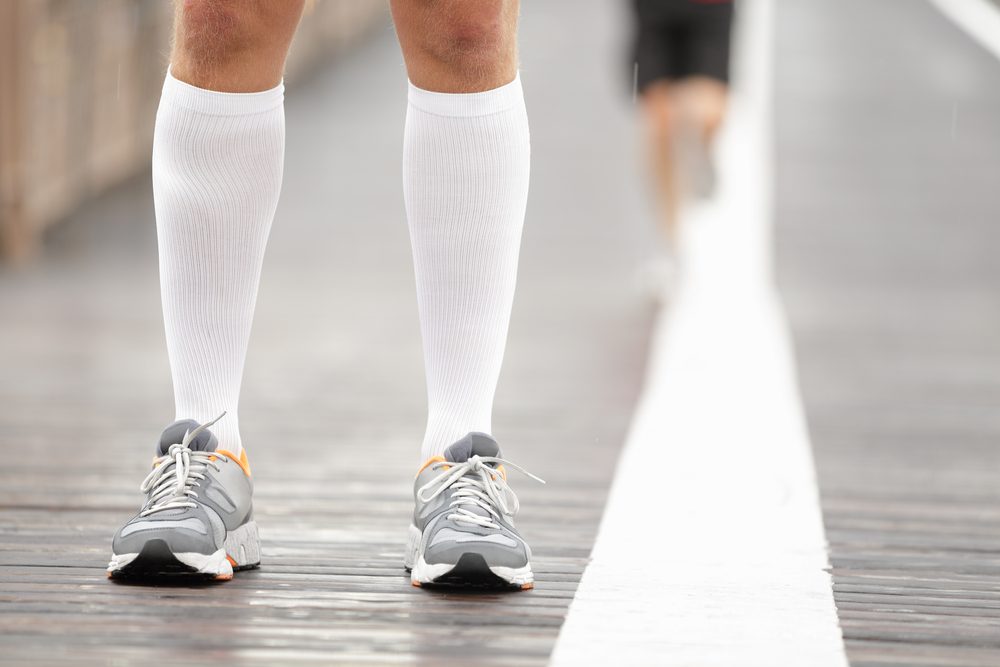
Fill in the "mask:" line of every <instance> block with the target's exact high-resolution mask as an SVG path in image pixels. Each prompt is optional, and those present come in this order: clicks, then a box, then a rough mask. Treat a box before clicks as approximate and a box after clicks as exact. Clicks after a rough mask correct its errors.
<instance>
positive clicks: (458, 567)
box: [422, 553, 524, 590]
mask: <svg viewBox="0 0 1000 667" xmlns="http://www.w3.org/2000/svg"><path fill="white" fill-rule="evenodd" d="M422 586H430V587H435V588H437V587H440V588H449V589H451V588H462V589H476V590H521V589H523V588H524V586H522V585H521V584H512V583H510V582H509V581H507V580H506V579H504V578H502V577H498V576H497V575H496V574H494V573H493V570H491V569H490V566H489V565H488V564H487V563H486V559H485V558H483V557H482V555H481V554H476V553H464V554H462V556H461V558H459V559H458V562H457V563H455V567H453V568H452V569H451V570H450V571H448V572H447V573H446V574H443V575H441V576H440V577H437V578H436V579H435V580H434V581H433V583H430V584H422Z"/></svg>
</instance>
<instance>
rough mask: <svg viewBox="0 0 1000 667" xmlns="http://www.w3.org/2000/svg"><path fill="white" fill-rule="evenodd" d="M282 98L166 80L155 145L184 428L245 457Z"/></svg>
mask: <svg viewBox="0 0 1000 667" xmlns="http://www.w3.org/2000/svg"><path fill="white" fill-rule="evenodd" d="M283 100H284V87H283V86H282V85H279V86H278V87H276V88H273V89H271V90H267V91H264V92H260V93H246V94H242V93H240V94H236V93H218V92H214V91H210V90H203V89H201V88H196V87H194V86H191V85H188V84H186V83H183V82H181V81H178V80H177V79H175V78H173V76H171V75H170V73H169V72H168V73H167V78H166V81H165V82H164V84H163V95H162V97H161V98H160V108H159V111H158V112H157V114H156V130H155V132H154V139H153V197H154V202H155V206H156V230H157V239H158V241H159V253H160V292H161V297H162V300H163V320H164V325H165V328H166V335H167V350H168V352H169V355H170V370H171V374H172V376H173V382H174V401H175V405H176V413H177V414H176V416H177V418H178V419H186V418H190V419H194V420H197V421H198V422H200V423H204V422H206V421H209V420H211V419H213V418H215V417H216V416H218V415H219V414H220V413H221V412H222V411H223V410H225V411H226V412H227V413H228V414H227V415H226V417H224V418H223V419H222V420H221V421H219V422H218V423H217V424H216V425H215V426H213V427H212V431H213V432H214V433H215V434H216V435H217V436H218V438H219V446H220V448H222V449H228V450H230V451H232V452H233V453H234V454H237V455H238V454H239V453H240V450H241V449H242V442H241V440H240V432H239V418H238V411H237V409H238V401H239V394H240V383H241V381H242V377H243V363H244V359H245V358H246V350H247V340H248V338H249V336H250V325H251V322H252V320H253V311H254V304H255V302H256V298H257V284H258V282H259V279H260V269H261V263H262V261H263V258H264V248H265V246H266V245H267V237H268V232H269V231H270V228H271V220H272V218H273V217H274V209H275V207H276V206H277V203H278V192H279V190H280V188H281V173H282V166H283V159H284V142H285V116H284V108H283Z"/></svg>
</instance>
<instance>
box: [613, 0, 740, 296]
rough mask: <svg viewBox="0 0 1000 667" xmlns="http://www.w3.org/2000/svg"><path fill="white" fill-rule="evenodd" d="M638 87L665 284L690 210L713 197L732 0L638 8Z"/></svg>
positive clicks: (639, 4) (666, 0)
mask: <svg viewBox="0 0 1000 667" xmlns="http://www.w3.org/2000/svg"><path fill="white" fill-rule="evenodd" d="M632 3H633V10H634V16H635V36H634V45H633V52H632V56H633V62H634V77H635V79H634V84H635V87H636V92H637V94H638V96H639V99H640V102H641V106H642V110H643V116H644V118H645V123H646V130H647V132H648V133H649V142H648V143H649V146H650V148H651V156H650V157H651V162H652V172H653V179H654V187H655V188H656V196H657V199H658V203H659V214H660V216H661V220H662V227H663V234H664V249H665V255H666V257H665V262H664V263H663V264H662V265H661V266H660V267H659V269H658V270H657V271H656V273H657V274H658V276H657V277H658V279H659V280H658V281H659V282H661V283H662V282H663V281H664V280H667V279H669V277H670V274H672V273H673V272H674V271H675V270H676V267H675V263H676V252H677V242H678V236H679V233H680V229H679V213H680V210H681V207H682V206H683V204H684V202H685V201H686V200H688V199H689V198H691V197H692V196H694V197H704V196H708V195H709V194H711V191H712V188H713V186H714V172H713V169H712V164H711V158H710V150H711V144H712V140H713V138H714V137H715V133H716V130H717V129H718V128H719V125H720V124H721V123H722V119H723V116H724V114H725V109H726V97H727V91H728V82H729V41H730V24H731V23H732V17H733V4H732V0H632Z"/></svg>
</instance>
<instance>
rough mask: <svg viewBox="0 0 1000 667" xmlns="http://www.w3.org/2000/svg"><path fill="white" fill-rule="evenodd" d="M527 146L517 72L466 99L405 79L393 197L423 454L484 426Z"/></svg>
mask: <svg viewBox="0 0 1000 667" xmlns="http://www.w3.org/2000/svg"><path fill="white" fill-rule="evenodd" d="M529 153H530V150H529V141H528V117H527V114H526V113H525V109H524V97H523V94H522V92H521V81H520V79H519V78H515V79H514V81H512V82H511V83H509V84H507V85H505V86H502V87H500V88H497V89H495V90H490V91H486V92H482V93H470V94H449V93H434V92H429V91H426V90H421V89H419V88H417V87H415V86H413V85H412V84H411V85H410V89H409V106H408V109H407V113H406V131H405V134H404V149H403V193H404V198H405V202H406V211H407V217H408V218H409V224H410V238H411V241H412V244H413V261H414V269H415V273H416V281H417V303H418V306H419V310H420V328H421V332H422V334H423V343H424V362H425V366H426V371H427V393H428V408H429V415H428V422H427V432H426V434H425V436H424V443H423V452H422V453H423V455H424V456H425V457H427V456H433V455H435V454H440V453H442V452H443V451H444V449H445V448H446V447H447V446H448V445H450V444H451V443H453V442H454V441H456V440H458V439H459V438H461V437H462V436H464V435H465V434H466V433H468V432H469V431H483V432H485V433H490V432H491V430H492V424H491V419H492V409H493V395H494V393H495V392H496V385H497V379H498V377H499V375H500V366H501V364H502V362H503V353H504V346H505V344H506V341H507V327H508V323H509V321H510V311H511V305H512V303H513V299H514V286H515V282H516V278H517V260H518V253H519V250H520V244H521V228H522V226H523V224H524V209H525V204H526V202H527V196H528V169H529V162H530V159H529Z"/></svg>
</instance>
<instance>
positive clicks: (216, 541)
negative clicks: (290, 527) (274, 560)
mask: <svg viewBox="0 0 1000 667" xmlns="http://www.w3.org/2000/svg"><path fill="white" fill-rule="evenodd" d="M223 414H225V413H223ZM221 418H222V417H221V416H220V417H219V418H217V419H215V420H214V421H211V422H209V423H207V424H202V425H199V424H198V423H197V422H195V421H193V420H190V419H188V420H181V421H176V422H174V423H173V424H171V425H170V426H168V427H167V428H166V429H165V430H164V431H163V435H162V436H161V437H160V444H159V446H158V447H157V452H156V454H157V455H156V457H155V458H154V459H153V470H152V471H151V472H150V473H149V475H147V476H146V479H145V480H143V482H142V486H141V487H140V490H141V491H142V492H143V493H145V494H146V502H145V503H144V504H143V506H142V509H141V510H139V513H138V514H136V515H135V516H133V517H132V518H131V519H129V521H128V523H126V524H125V525H124V526H123V527H122V528H121V530H119V531H118V532H117V533H116V534H115V537H114V541H113V543H112V555H111V562H110V563H109V564H108V576H110V577H114V578H157V577H170V576H174V575H180V576H195V577H204V578H208V579H218V580H227V579H232V577H233V571H234V570H245V569H249V568H254V567H257V566H258V565H260V538H259V537H258V535H257V523H256V522H255V521H254V520H253V504H252V502H251V498H252V495H253V482H252V480H251V478H250V467H249V466H248V465H247V458H246V453H245V452H243V453H241V454H240V456H238V457H237V456H235V455H233V454H232V453H230V452H227V451H225V450H221V449H218V444H219V443H218V440H217V439H216V437H215V436H214V435H212V432H211V431H209V430H208V427H209V426H211V425H212V424H214V423H215V422H216V421H218V420H219V419H221Z"/></svg>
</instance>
